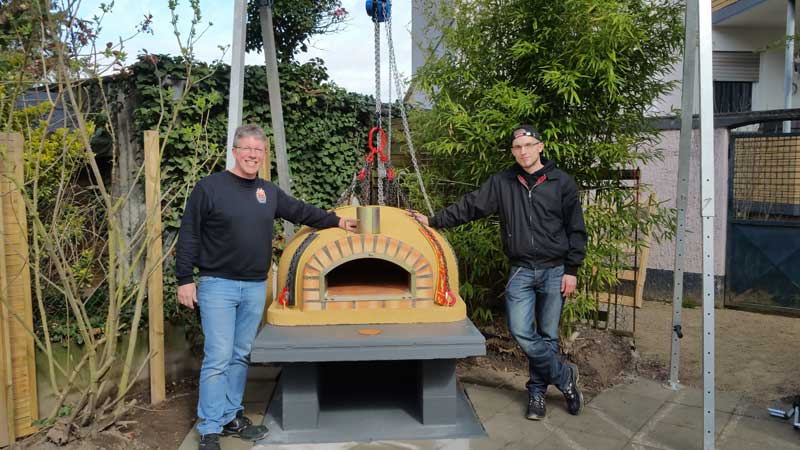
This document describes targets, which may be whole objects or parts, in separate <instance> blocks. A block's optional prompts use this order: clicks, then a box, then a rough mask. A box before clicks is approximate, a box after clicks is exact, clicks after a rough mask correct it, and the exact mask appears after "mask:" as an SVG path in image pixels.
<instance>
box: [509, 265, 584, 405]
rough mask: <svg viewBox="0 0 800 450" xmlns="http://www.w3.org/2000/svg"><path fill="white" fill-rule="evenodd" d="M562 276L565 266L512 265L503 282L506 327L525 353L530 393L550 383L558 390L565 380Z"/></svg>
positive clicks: (540, 390)
mask: <svg viewBox="0 0 800 450" xmlns="http://www.w3.org/2000/svg"><path fill="white" fill-rule="evenodd" d="M563 276H564V266H556V267H549V268H545V269H536V270H532V269H528V268H525V267H512V268H511V273H510V275H509V280H508V284H507V285H506V314H507V316H508V329H509V331H510V332H511V335H512V336H514V339H515V340H516V341H517V343H518V344H519V346H520V347H521V348H522V351H523V352H525V355H527V356H528V368H529V371H530V380H528V383H527V384H526V387H527V388H528V393H529V394H530V395H534V394H544V393H545V392H546V391H547V386H548V385H550V384H553V385H555V386H556V387H558V388H559V389H561V387H562V386H563V385H565V384H566V382H567V381H568V377H569V371H568V369H567V367H566V366H565V365H564V364H563V363H562V362H561V360H560V359H559V357H558V323H559V321H560V319H561V308H562V306H563V305H564V297H562V295H561V278H562V277H563Z"/></svg>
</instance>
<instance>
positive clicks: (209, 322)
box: [197, 277, 267, 435]
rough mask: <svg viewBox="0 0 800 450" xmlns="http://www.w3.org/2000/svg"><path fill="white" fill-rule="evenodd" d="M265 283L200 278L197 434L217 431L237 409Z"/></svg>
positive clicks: (240, 405) (240, 406)
mask: <svg viewBox="0 0 800 450" xmlns="http://www.w3.org/2000/svg"><path fill="white" fill-rule="evenodd" d="M266 286H267V283H266V281H237V280H229V279H225V278H217V277H200V280H199V283H198V286H197V302H198V305H199V306H200V319H201V321H202V325H203V334H204V335H205V346H204V347H203V349H204V351H205V356H204V357H203V365H202V367H201V368H200V397H199V399H198V401H197V417H199V418H200V423H199V424H198V425H197V432H198V433H200V434H201V435H204V434H209V433H220V432H221V431H222V426H223V425H225V424H227V423H228V422H230V421H231V420H233V419H234V418H235V417H236V413H238V412H239V411H240V410H242V409H243V408H242V396H243V395H244V385H245V382H246V380H247V367H248V365H249V363H250V347H251V345H252V344H253V339H254V338H255V336H256V332H257V331H258V324H259V323H260V322H261V315H262V314H263V312H264V302H265V300H266V294H267V290H266Z"/></svg>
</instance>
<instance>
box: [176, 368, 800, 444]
mask: <svg viewBox="0 0 800 450" xmlns="http://www.w3.org/2000/svg"><path fill="white" fill-rule="evenodd" d="M275 375H276V371H275V369H273V368H258V369H257V370H254V371H252V372H251V380H250V381H249V383H248V387H247V390H246V392H245V411H246V413H247V415H248V416H249V417H250V418H251V419H253V421H254V422H257V423H258V422H260V420H261V418H262V414H263V413H264V410H265V409H266V402H267V400H268V398H269V392H270V391H271V390H272V389H273V388H274V381H275ZM466 389H467V394H468V395H469V398H470V400H471V401H472V404H473V405H474V407H475V410H476V412H477V414H478V416H479V417H480V418H481V421H482V422H483V425H484V428H485V429H486V431H487V433H488V436H487V437H485V438H480V439H447V440H430V441H422V440H408V441H380V442H366V443H363V442H362V443H359V442H340V443H331V444H294V445H261V446H255V447H253V445H252V443H248V442H243V441H240V440H238V439H233V438H223V439H222V448H223V450H249V449H251V448H252V449H254V450H532V449H535V450H562V449H563V450H656V449H658V450H701V449H702V448H703V442H702V434H703V410H702V403H703V396H702V391H701V390H700V389H696V388H685V387H684V388H682V389H680V390H678V391H672V390H669V389H667V388H665V387H664V386H662V385H660V384H659V383H656V382H653V381H650V380H644V379H636V380H633V381H632V382H631V383H626V384H622V385H619V386H616V387H614V388H612V389H609V390H607V391H605V392H603V393H601V394H599V395H598V396H597V397H595V398H593V399H591V400H590V401H589V402H587V405H586V408H585V409H584V412H583V414H581V415H580V416H577V417H575V416H571V415H569V414H568V413H567V412H566V410H565V409H564V400H563V397H562V396H561V394H560V393H559V392H558V391H557V390H554V389H551V391H550V392H548V395H547V409H548V416H547V418H546V419H545V420H543V421H530V420H527V419H525V418H524V412H525V408H526V406H527V405H526V402H527V399H526V397H525V394H524V393H522V392H520V391H513V390H506V389H495V388H491V387H486V386H477V385H466ZM716 397H717V404H716V407H715V410H716V414H715V421H716V441H717V448H718V449H725V450H761V449H766V448H768V449H776V450H800V431H797V430H794V429H793V428H792V427H791V425H789V424H788V423H787V422H785V421H782V420H780V419H775V418H771V417H769V416H768V415H767V413H766V411H764V410H763V409H762V408H757V407H754V406H752V404H750V403H749V402H748V401H747V400H745V399H743V398H741V396H739V395H736V394H735V393H717V396H716ZM389 426H390V425H389ZM197 443H198V438H197V433H196V432H195V431H194V430H192V432H190V433H189V435H187V437H186V439H185V440H184V442H183V444H182V445H181V447H180V450H195V449H196V448H197Z"/></svg>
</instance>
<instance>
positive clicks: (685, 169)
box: [669, 0, 716, 450]
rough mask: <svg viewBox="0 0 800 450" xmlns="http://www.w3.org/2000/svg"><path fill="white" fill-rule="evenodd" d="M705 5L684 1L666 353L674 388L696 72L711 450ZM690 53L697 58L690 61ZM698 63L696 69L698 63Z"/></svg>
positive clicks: (708, 33)
mask: <svg viewBox="0 0 800 450" xmlns="http://www.w3.org/2000/svg"><path fill="white" fill-rule="evenodd" d="M711 19H712V8H711V0H696V1H690V2H687V6H686V22H685V25H686V26H685V28H686V37H685V45H684V55H683V64H684V67H683V92H682V99H681V108H682V110H681V137H680V153H679V157H678V183H677V196H676V202H677V208H678V223H677V225H678V229H677V236H676V241H675V271H674V273H675V280H674V286H673V288H674V291H673V293H674V295H673V305H672V306H673V316H672V325H673V326H672V353H671V363H670V379H669V384H670V387H671V388H672V389H678V387H679V382H678V369H679V368H680V337H681V335H682V330H681V307H682V303H683V269H684V253H685V247H686V242H685V238H686V210H687V206H688V204H687V203H688V198H687V197H688V191H689V160H690V154H691V145H692V113H693V112H694V111H693V110H694V108H693V97H694V73H695V69H696V67H698V66H699V73H700V180H701V181H700V186H701V189H700V214H701V216H702V221H703V224H702V233H703V235H702V236H703V245H702V256H703V366H702V367H703V449H704V450H713V449H714V448H715V414H714V411H715V400H716V399H715V395H716V388H715V384H714V381H715V380H714V375H715V368H714V303H715V302H714V291H715V289H714V216H715V212H714V207H715V201H714V200H715V199H714V92H713V88H714V86H713V74H712V70H713V62H712V61H713V48H712V29H711ZM695 52H698V53H699V58H698V59H697V60H695ZM698 63H699V64H698Z"/></svg>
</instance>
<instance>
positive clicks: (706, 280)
mask: <svg viewBox="0 0 800 450" xmlns="http://www.w3.org/2000/svg"><path fill="white" fill-rule="evenodd" d="M698 1H699V15H698V17H699V25H700V26H699V28H700V33H699V35H700V41H699V42H700V142H701V147H700V149H701V160H700V177H701V189H700V194H701V195H700V199H701V200H700V201H701V205H700V208H701V214H702V217H703V227H702V232H703V449H704V450H713V449H714V441H715V434H714V432H715V427H714V401H715V392H716V390H715V387H714V373H715V370H714V91H713V89H714V84H713V79H714V78H713V74H712V68H713V63H712V61H713V48H712V33H711V0H698Z"/></svg>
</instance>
